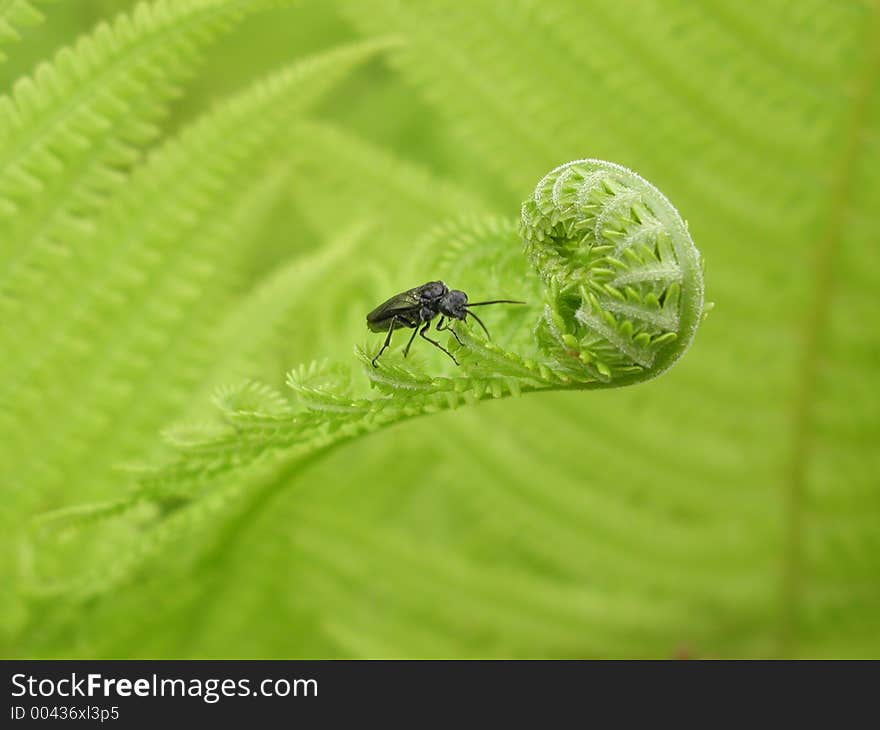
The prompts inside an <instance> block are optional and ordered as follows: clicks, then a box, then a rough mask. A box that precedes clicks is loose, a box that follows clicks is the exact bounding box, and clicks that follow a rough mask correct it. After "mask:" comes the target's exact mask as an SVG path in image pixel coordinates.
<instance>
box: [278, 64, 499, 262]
mask: <svg viewBox="0 0 880 730" xmlns="http://www.w3.org/2000/svg"><path fill="white" fill-rule="evenodd" d="M389 52H390V51H389ZM293 134H294V137H295V139H296V140H297V147H298V149H299V151H298V153H297V155H296V161H295V165H296V168H295V169H296V170H297V172H298V174H297V176H296V178H295V179H294V180H293V183H292V186H293V190H294V194H295V195H296V196H297V197H298V198H300V199H303V200H308V201H309V205H308V208H307V210H305V211H304V213H305V215H307V217H308V220H309V221H310V222H311V223H312V224H313V226H314V227H315V228H316V229H317V230H323V231H324V232H325V234H332V233H333V232H335V229H334V228H333V226H335V224H336V211H337V210H338V205H339V200H340V199H344V200H346V201H348V202H347V204H346V212H347V215H348V216H349V217H350V218H351V219H353V220H357V219H359V218H366V219H368V220H374V219H375V211H376V210H382V211H386V215H385V216H383V218H392V217H393V221H394V223H393V226H391V225H388V226H383V227H382V228H381V230H380V231H379V234H380V235H381V236H382V237H383V239H384V240H385V241H388V240H400V241H409V240H411V239H412V238H413V237H415V236H418V235H419V234H420V233H421V232H422V231H423V230H424V226H425V221H426V220H428V221H429V220H444V219H447V218H450V217H453V216H457V215H465V214H478V213H485V212H486V211H487V205H486V204H485V202H483V201H481V200H480V199H479V196H477V195H475V194H474V193H473V192H471V191H464V190H462V189H460V188H458V187H457V186H455V185H453V184H452V183H451V182H449V181H447V180H444V179H442V178H440V177H438V176H437V175H434V174H432V173H430V172H429V171H427V170H425V169H422V168H420V167H418V166H417V165H415V164H413V163H410V162H407V161H404V160H402V159H400V158H399V157H397V156H395V155H393V154H392V153H391V152H390V151H388V150H384V149H382V148H380V147H378V146H377V145H375V144H372V143H370V142H368V141H366V140H364V139H362V138H360V137H358V136H356V135H354V134H352V133H351V132H348V131H346V130H345V129H343V128H341V127H337V126H335V125H333V124H331V123H329V122H314V121H305V122H303V123H302V124H298V125H297V126H296V128H295V129H294V130H293ZM377 223H379V222H378V221H377ZM387 246H388V243H383V244H382V245H381V248H380V249H378V250H385V249H386V248H387ZM415 258H418V256H415ZM403 273H405V272H403Z"/></svg>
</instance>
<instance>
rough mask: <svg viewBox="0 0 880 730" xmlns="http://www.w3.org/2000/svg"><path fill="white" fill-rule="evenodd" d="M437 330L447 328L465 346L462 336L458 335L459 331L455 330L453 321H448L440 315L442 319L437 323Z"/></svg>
mask: <svg viewBox="0 0 880 730" xmlns="http://www.w3.org/2000/svg"><path fill="white" fill-rule="evenodd" d="M437 330H438V331H442V330H446V331H447V332H451V333H452V336H453V337H454V338H455V341H456V342H457V343H458V344H459V345H461V346H462V347H464V342H462V341H461V338H460V337H459V336H458V332H456V331H455V328H454V327H453V326H452V323H451V322H446V321H445V318H444V317H440V321H439V322H438V323H437Z"/></svg>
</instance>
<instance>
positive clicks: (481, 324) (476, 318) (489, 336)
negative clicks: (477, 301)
mask: <svg viewBox="0 0 880 730" xmlns="http://www.w3.org/2000/svg"><path fill="white" fill-rule="evenodd" d="M489 303H490V302H486V304H489ZM492 303H493V304H494V302H492ZM465 314H469V315H470V316H471V317H473V318H474V319H475V320H477V322H478V323H479V325H480V327H482V328H483V332H485V333H486V337H488V338H489V339H490V340H491V339H492V335H490V334H489V330H487V329H486V325H484V324H483V320H482V319H480V318H479V317H478V316H477V315H476V314H474V313H473V312H465Z"/></svg>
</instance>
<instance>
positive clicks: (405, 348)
mask: <svg viewBox="0 0 880 730" xmlns="http://www.w3.org/2000/svg"><path fill="white" fill-rule="evenodd" d="M418 331H419V326H418V325H416V326H415V327H413V333H412V335H411V336H410V338H409V342H407V343H406V347H404V348H403V356H404V357H406V356H407V355H409V347H410V345H412V343H413V340H414V339H415V338H416V332H418Z"/></svg>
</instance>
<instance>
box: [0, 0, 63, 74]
mask: <svg viewBox="0 0 880 730" xmlns="http://www.w3.org/2000/svg"><path fill="white" fill-rule="evenodd" d="M49 1H51V0H3V2H2V3H0V63H2V62H3V61H5V60H6V54H4V53H3V50H2V49H3V46H5V45H7V44H9V43H13V42H15V41H19V40H21V30H22V29H23V28H29V27H33V26H35V25H39V24H40V23H42V22H43V14H42V13H41V12H40V11H39V10H38V9H37V6H38V5H40V4H45V3H46V2H49Z"/></svg>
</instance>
